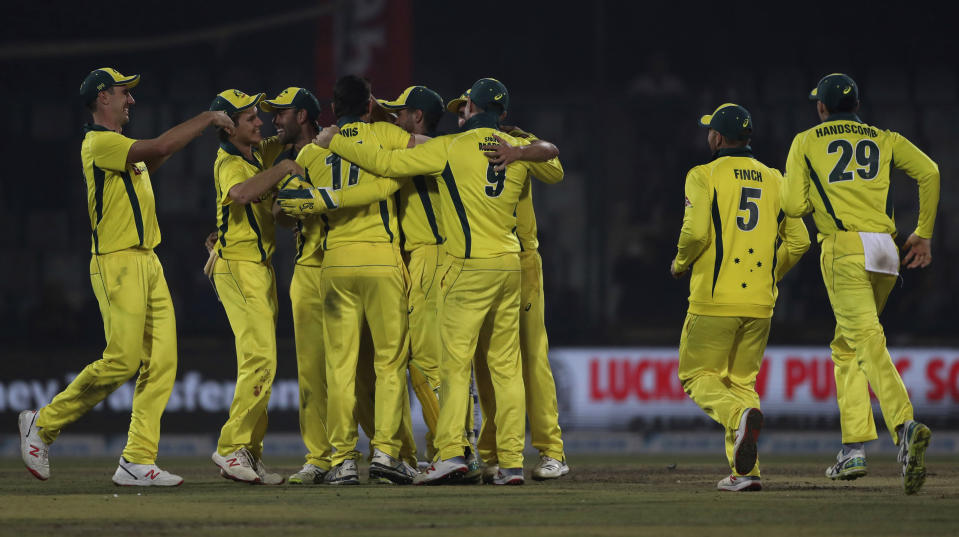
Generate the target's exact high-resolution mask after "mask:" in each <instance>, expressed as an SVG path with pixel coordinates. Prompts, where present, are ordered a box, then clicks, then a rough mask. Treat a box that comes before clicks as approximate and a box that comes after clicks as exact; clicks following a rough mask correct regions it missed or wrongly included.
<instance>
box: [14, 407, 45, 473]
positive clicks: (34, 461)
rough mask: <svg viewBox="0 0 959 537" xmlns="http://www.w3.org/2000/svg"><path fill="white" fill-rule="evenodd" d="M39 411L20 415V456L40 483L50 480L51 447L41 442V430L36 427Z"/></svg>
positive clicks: (24, 412) (25, 412) (28, 411)
mask: <svg viewBox="0 0 959 537" xmlns="http://www.w3.org/2000/svg"><path fill="white" fill-rule="evenodd" d="M36 422H37V411H36V410H24V411H23V412H21V413H20V416H19V420H18V423H19V425H20V456H21V457H23V464H24V465H25V466H26V467H27V470H29V471H30V473H31V474H33V477H36V478H37V479H39V480H40V481H46V480H47V479H50V445H49V444H45V443H44V442H43V440H40V434H39V432H40V428H39V427H37V426H36Z"/></svg>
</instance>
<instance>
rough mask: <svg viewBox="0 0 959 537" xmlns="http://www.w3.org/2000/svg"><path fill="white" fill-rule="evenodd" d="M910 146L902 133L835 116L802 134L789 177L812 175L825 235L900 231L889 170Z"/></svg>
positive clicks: (811, 192) (812, 193) (818, 221)
mask: <svg viewBox="0 0 959 537" xmlns="http://www.w3.org/2000/svg"><path fill="white" fill-rule="evenodd" d="M904 142H905V144H909V145H910V146H911V145H912V144H910V143H909V142H908V140H906V139H905V138H903V137H902V136H901V135H900V134H898V133H895V132H892V131H888V130H882V129H879V128H877V127H873V126H871V125H867V124H865V123H863V122H862V121H860V120H859V118H858V117H856V115H855V114H834V115H832V116H830V118H829V119H828V120H826V121H824V122H823V123H820V124H819V125H816V126H815V127H813V128H810V129H808V130H806V131H804V132H801V133H799V134H798V135H796V138H795V140H794V141H793V147H792V148H791V149H790V161H789V163H787V173H796V171H794V170H801V171H802V172H804V173H806V174H808V177H809V181H810V183H811V187H810V188H809V199H810V201H811V203H812V205H813V208H814V211H815V214H814V215H813V218H814V219H815V222H816V227H817V228H818V230H819V232H820V233H825V234H830V233H834V232H835V231H836V230H846V231H871V232H885V233H894V232H895V230H896V226H895V222H894V221H893V219H892V199H891V198H890V197H889V185H890V182H889V171H890V168H891V167H892V166H893V165H894V164H893V163H894V161H895V160H896V155H895V153H896V152H897V149H899V148H901V147H902V145H903V143H904ZM913 147H914V146H913ZM903 157H905V155H903Z"/></svg>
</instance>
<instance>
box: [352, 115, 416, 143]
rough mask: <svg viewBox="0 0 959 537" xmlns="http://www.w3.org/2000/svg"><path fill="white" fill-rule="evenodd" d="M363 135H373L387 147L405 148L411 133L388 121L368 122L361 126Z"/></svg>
mask: <svg viewBox="0 0 959 537" xmlns="http://www.w3.org/2000/svg"><path fill="white" fill-rule="evenodd" d="M360 132H361V133H363V134H361V135H360V136H361V137H367V136H370V135H372V137H374V138H375V139H376V141H377V142H378V143H379V144H380V145H381V146H382V147H384V148H386V149H404V148H406V147H407V145H409V141H410V136H411V135H410V133H408V132H406V131H405V130H403V129H402V128H401V127H398V126H396V125H394V124H392V123H389V122H387V121H377V122H375V123H366V124H364V126H363V127H361V131H360Z"/></svg>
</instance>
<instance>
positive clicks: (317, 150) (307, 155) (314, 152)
mask: <svg viewBox="0 0 959 537" xmlns="http://www.w3.org/2000/svg"><path fill="white" fill-rule="evenodd" d="M329 154H330V150H329V149H326V148H325V147H320V146H318V145H316V144H306V145H305V146H303V148H302V149H300V152H299V153H298V154H297V155H296V163H297V164H299V165H300V166H307V165H309V164H312V163H313V162H315V161H317V160H319V159H325V158H326V157H327V156H328V155H329Z"/></svg>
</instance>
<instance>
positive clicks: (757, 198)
mask: <svg viewBox="0 0 959 537" xmlns="http://www.w3.org/2000/svg"><path fill="white" fill-rule="evenodd" d="M715 157H716V158H715V159H714V160H713V161H712V162H709V163H708V164H703V165H700V166H696V167H695V168H693V169H692V170H690V171H689V173H688V174H687V175H686V210H685V214H684V216H683V228H682V231H681V232H680V235H679V244H678V250H679V251H678V254H677V255H676V261H675V270H676V271H677V272H685V271H686V270H687V269H689V267H690V265H692V274H691V277H690V283H689V312H690V313H694V314H698V315H713V316H719V317H755V318H768V317H771V316H772V314H773V306H774V305H775V303H776V295H777V289H776V283H777V282H778V281H779V279H781V278H782V276H783V275H784V274H785V273H786V271H788V270H789V269H790V268H791V267H792V266H793V265H795V264H796V262H797V261H798V260H799V257H800V256H802V254H803V253H804V252H805V251H806V250H807V249H808V248H809V233H808V231H807V230H806V226H805V224H803V222H802V220H800V219H798V218H787V217H786V216H785V214H784V213H783V212H782V210H781V207H780V191H781V188H782V181H783V179H782V175H781V174H780V173H779V171H778V170H776V169H774V168H769V167H767V166H766V165H764V164H763V163H761V162H759V161H758V160H756V159H755V158H753V156H752V151H751V150H750V148H749V147H748V146H747V147H744V148H736V149H732V148H729V149H720V150H719V151H717V152H716V156H715Z"/></svg>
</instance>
